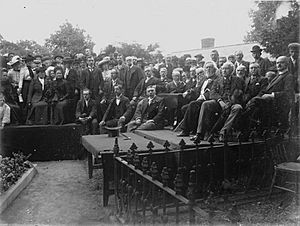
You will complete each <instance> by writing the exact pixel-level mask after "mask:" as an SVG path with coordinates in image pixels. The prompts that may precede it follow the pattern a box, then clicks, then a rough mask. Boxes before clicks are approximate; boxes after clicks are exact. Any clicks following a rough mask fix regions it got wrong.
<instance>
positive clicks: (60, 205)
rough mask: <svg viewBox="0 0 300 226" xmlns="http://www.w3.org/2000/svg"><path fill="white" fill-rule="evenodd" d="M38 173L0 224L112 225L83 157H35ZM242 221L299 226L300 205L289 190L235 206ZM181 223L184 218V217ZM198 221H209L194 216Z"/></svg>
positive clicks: (219, 220)
mask: <svg viewBox="0 0 300 226" xmlns="http://www.w3.org/2000/svg"><path fill="white" fill-rule="evenodd" d="M37 164H38V166H37V170H38V174H37V175H36V176H35V178H34V179H33V181H32V182H31V184H30V185H29V186H28V187H27V188H26V189H25V190H24V191H23V192H22V193H21V194H20V196H19V197H18V198H17V199H16V200H15V201H14V202H13V203H12V205H11V206H10V207H8V209H7V210H6V211H5V212H4V213H3V214H2V215H0V224H26V225H37V224H38V225H40V224H47V225H58V224H59V225H61V224H63V225H106V224H116V223H117V221H115V220H113V219H115V218H114V213H113V211H114V199H113V197H110V202H109V206H108V207H106V208H104V207H103V206H102V171H101V170H95V171H94V177H93V179H90V180H89V179H88V176H87V173H86V161H53V162H38V163H37ZM237 209H238V212H239V214H240V216H241V222H240V223H241V224H245V225H248V224H257V225H260V224H267V225H270V224H271V225H273V224H281V225H300V211H299V207H297V206H296V205H295V200H294V199H293V198H291V196H290V195H287V194H282V195H279V196H275V197H273V198H272V199H271V200H266V201H261V202H255V203H250V204H247V205H243V206H238V207H237ZM229 212H230V211H229V209H226V208H225V209H224V208H223V209H222V208H218V209H217V210H216V212H215V214H214V216H213V218H212V222H211V223H212V224H219V225H220V224H221V225H223V224H232V222H231V221H230V219H229V218H230V217H229V215H228V213H229ZM183 222H187V221H185V220H184V219H183ZM197 222H198V223H202V224H209V222H207V221H206V220H203V219H202V220H201V219H198V221H197Z"/></svg>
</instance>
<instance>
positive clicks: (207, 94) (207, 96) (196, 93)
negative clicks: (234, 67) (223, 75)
mask: <svg viewBox="0 0 300 226" xmlns="http://www.w3.org/2000/svg"><path fill="white" fill-rule="evenodd" d="M217 78H218V76H217V75H214V76H212V77H210V78H209V82H208V83H207V85H206V88H205V90H204V96H205V99H206V100H209V99H210V93H211V88H212V86H213V83H214V82H215V81H217ZM206 80H207V77H206V76H204V77H202V78H201V79H200V81H199V84H198V86H197V87H195V88H194V89H192V90H191V92H190V95H191V99H197V98H198V97H199V96H200V93H201V89H202V86H203V84H204V82H205V81H206Z"/></svg>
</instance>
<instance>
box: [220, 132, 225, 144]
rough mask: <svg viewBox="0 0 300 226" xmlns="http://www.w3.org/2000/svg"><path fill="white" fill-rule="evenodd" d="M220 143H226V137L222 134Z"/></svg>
mask: <svg viewBox="0 0 300 226" xmlns="http://www.w3.org/2000/svg"><path fill="white" fill-rule="evenodd" d="M219 142H221V143H224V142H225V139H224V135H223V134H220V135H219Z"/></svg>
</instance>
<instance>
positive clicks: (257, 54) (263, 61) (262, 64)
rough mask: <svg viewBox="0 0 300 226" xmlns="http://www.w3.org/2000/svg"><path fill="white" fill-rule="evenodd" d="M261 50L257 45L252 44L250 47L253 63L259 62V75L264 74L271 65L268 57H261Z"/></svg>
mask: <svg viewBox="0 0 300 226" xmlns="http://www.w3.org/2000/svg"><path fill="white" fill-rule="evenodd" d="M261 52H262V49H261V48H260V47H259V46H258V45H254V46H253V47H252V50H251V53H252V57H253V58H254V63H258V64H259V68H260V75H261V76H265V75H266V73H267V72H268V71H269V68H270V67H271V62H270V61H269V59H268V58H262V57H261Z"/></svg>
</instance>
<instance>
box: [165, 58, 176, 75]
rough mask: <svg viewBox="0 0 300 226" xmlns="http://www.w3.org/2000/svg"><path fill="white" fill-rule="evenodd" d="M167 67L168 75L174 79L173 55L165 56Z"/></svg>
mask: <svg viewBox="0 0 300 226" xmlns="http://www.w3.org/2000/svg"><path fill="white" fill-rule="evenodd" d="M165 68H167V77H168V78H169V79H172V72H173V68H174V67H173V65H172V63H171V57H166V58H165Z"/></svg>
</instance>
